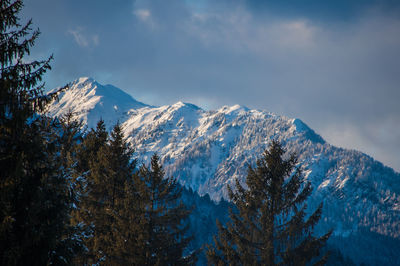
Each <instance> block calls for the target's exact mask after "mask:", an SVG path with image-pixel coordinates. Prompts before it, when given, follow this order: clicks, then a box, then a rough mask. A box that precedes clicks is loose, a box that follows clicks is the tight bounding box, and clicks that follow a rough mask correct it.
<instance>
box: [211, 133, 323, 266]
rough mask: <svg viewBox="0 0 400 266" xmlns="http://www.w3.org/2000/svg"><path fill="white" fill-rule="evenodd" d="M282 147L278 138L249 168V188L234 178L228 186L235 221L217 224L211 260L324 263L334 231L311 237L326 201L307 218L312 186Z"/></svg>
mask: <svg viewBox="0 0 400 266" xmlns="http://www.w3.org/2000/svg"><path fill="white" fill-rule="evenodd" d="M284 153H285V152H284V150H283V148H282V147H281V145H280V144H279V143H277V142H275V141H273V142H272V144H271V146H270V148H269V150H266V151H265V153H264V155H263V157H262V158H261V159H260V160H258V161H257V167H256V168H255V169H254V168H252V167H249V170H248V175H247V179H246V185H247V189H245V188H243V186H242V185H240V183H239V182H238V181H236V191H235V192H234V191H232V190H231V189H230V188H229V187H228V189H229V196H230V199H231V200H232V201H233V203H234V204H235V206H236V208H237V209H236V210H234V211H232V210H230V218H231V222H230V223H228V225H227V226H223V225H221V224H219V223H218V228H219V235H218V237H216V238H214V242H215V246H209V247H208V250H207V258H208V261H209V263H210V264H213V265H306V264H307V263H310V262H313V263H315V264H323V263H324V262H325V260H326V256H322V257H321V255H320V249H321V248H322V247H323V246H324V245H325V243H326V241H327V239H328V238H329V236H330V234H331V232H329V233H327V234H325V235H323V236H321V237H315V236H313V229H314V227H315V225H316V224H317V223H318V222H319V220H320V218H321V212H322V204H321V205H320V206H319V207H318V208H317V209H316V210H315V211H314V212H313V213H312V214H311V215H309V216H307V213H306V210H307V204H306V203H305V201H306V199H307V198H308V197H309V196H310V194H311V192H312V189H311V185H310V183H309V182H304V179H303V176H302V172H301V170H300V169H299V168H296V164H297V159H296V157H295V156H294V155H291V156H290V157H289V158H288V159H284V158H283V157H284Z"/></svg>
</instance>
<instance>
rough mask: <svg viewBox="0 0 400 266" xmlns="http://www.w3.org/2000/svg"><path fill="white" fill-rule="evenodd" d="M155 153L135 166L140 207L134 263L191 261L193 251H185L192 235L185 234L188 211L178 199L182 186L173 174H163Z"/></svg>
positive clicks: (163, 263) (179, 263)
mask: <svg viewBox="0 0 400 266" xmlns="http://www.w3.org/2000/svg"><path fill="white" fill-rule="evenodd" d="M158 161H159V158H158V156H157V155H156V154H155V155H154V156H153V157H152V158H151V167H150V168H148V167H146V166H145V165H142V167H141V168H140V169H139V173H138V175H137V180H136V187H137V193H138V197H139V200H138V206H140V209H141V217H140V218H139V223H138V227H139V228H136V232H137V233H138V235H137V239H138V241H139V243H140V244H139V245H138V252H137V254H136V256H135V262H134V264H135V265H191V264H194V263H195V262H196V259H197V252H196V251H188V250H186V249H187V246H188V244H189V243H190V241H191V239H192V237H190V236H187V229H188V223H187V218H188V215H189V214H190V212H191V211H190V209H188V208H187V207H186V206H185V205H184V204H183V203H182V202H181V201H180V197H181V193H182V189H181V188H180V186H179V184H178V183H177V181H176V180H175V179H174V178H164V171H163V169H162V166H161V165H160V164H159V162H158Z"/></svg>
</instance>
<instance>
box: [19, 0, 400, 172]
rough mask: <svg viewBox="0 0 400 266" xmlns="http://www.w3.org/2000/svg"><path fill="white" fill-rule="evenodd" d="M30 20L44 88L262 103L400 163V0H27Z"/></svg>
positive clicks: (208, 104)
mask: <svg viewBox="0 0 400 266" xmlns="http://www.w3.org/2000/svg"><path fill="white" fill-rule="evenodd" d="M28 18H33V22H34V25H35V26H37V27H39V28H40V30H41V32H42V35H41V37H40V39H39V40H38V42H37V43H36V46H35V48H34V49H33V51H32V58H36V59H37V58H44V57H46V56H47V55H49V54H54V58H55V60H54V61H53V63H52V66H53V70H52V71H50V72H49V73H48V74H47V75H46V83H47V85H48V87H49V88H52V87H56V86H61V85H64V84H66V83H67V82H69V81H72V80H74V79H76V78H78V77H80V76H91V77H93V78H95V79H96V80H98V81H99V82H100V83H110V84H113V85H115V86H117V87H120V88H121V89H124V90H125V91H127V92H129V93H130V94H131V95H132V96H133V97H134V98H136V99H138V100H141V101H143V102H145V103H148V104H153V105H164V104H171V103H174V102H177V101H179V100H182V101H186V102H191V103H194V104H197V105H199V106H201V107H203V108H205V109H212V108H218V107H220V106H223V105H233V104H241V105H245V106H247V107H250V108H257V109H264V110H268V111H271V112H275V113H278V114H282V115H287V116H289V117H297V118H300V119H302V120H303V121H304V122H306V123H307V124H308V125H309V126H310V127H312V128H313V129H315V130H316V131H317V132H318V133H319V134H321V135H322V136H323V137H324V138H325V139H326V140H327V141H328V142H330V143H332V144H334V145H337V146H341V147H346V148H354V149H357V150H361V151H363V152H365V153H367V154H369V155H371V156H373V157H374V158H376V159H378V160H380V161H382V162H384V163H385V164H387V165H389V166H391V167H393V168H395V169H396V170H397V171H399V170H400V103H399V101H400V49H399V47H400V1H394V0H353V1H351V0H346V1H345V0H336V1H320V0H304V1H298V0H282V1H272V0H264V1H256V0H230V1H228V0H209V1H208V0H198V1H192V0H169V1H165V0H136V1H131V0H114V1H105V0H104V1H101V0H85V1H82V0H79V1H78V0H26V1H25V8H24V11H23V19H24V20H27V19H28Z"/></svg>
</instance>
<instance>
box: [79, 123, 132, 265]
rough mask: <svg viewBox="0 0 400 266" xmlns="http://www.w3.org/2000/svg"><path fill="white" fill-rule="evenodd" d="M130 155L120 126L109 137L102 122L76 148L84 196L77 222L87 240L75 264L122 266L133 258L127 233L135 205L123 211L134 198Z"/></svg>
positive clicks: (130, 238) (130, 234)
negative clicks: (85, 248) (81, 255)
mask: <svg viewBox="0 0 400 266" xmlns="http://www.w3.org/2000/svg"><path fill="white" fill-rule="evenodd" d="M132 153H133V151H132V149H131V148H130V147H129V145H128V143H127V142H126V140H125V138H124V136H123V133H122V130H121V126H120V125H118V124H117V125H116V126H115V127H114V128H113V130H112V132H111V133H110V136H109V135H108V133H107V131H106V129H105V124H104V122H103V121H99V123H98V124H97V127H96V129H95V130H91V131H90V132H89V133H88V134H87V135H86V136H85V137H84V139H83V141H82V144H81V145H80V146H79V148H78V152H77V158H78V160H77V164H76V174H77V175H78V176H79V178H81V179H82V181H83V183H84V185H83V188H84V192H83V193H82V197H81V201H80V204H78V206H79V207H78V211H77V215H76V220H79V219H81V220H82V221H83V222H84V223H85V224H86V225H87V229H88V230H87V231H88V232H89V234H88V235H89V237H88V238H87V239H86V241H85V244H86V246H87V248H88V252H87V254H86V255H84V256H83V258H81V259H80V260H79V261H77V262H81V263H104V264H107V265H121V264H126V263H127V262H128V261H129V256H132V255H131V254H130V252H129V251H130V247H128V246H127V245H126V243H135V241H133V240H132V236H133V235H132V233H131V232H129V231H128V229H129V228H131V227H132V223H134V219H133V217H134V213H132V212H131V211H132V206H134V204H135V202H131V204H133V205H132V206H129V208H130V209H129V212H128V211H126V208H125V203H126V201H127V200H128V199H132V197H134V183H133V176H134V170H135V161H134V160H132ZM128 193H129V194H128ZM124 208H125V209H124ZM132 249H133V250H134V247H132Z"/></svg>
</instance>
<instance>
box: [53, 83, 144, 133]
mask: <svg viewBox="0 0 400 266" xmlns="http://www.w3.org/2000/svg"><path fill="white" fill-rule="evenodd" d="M145 106H148V105H146V104H143V103H141V102H138V101H136V100H135V99H133V98H132V96H130V95H129V94H127V93H125V92H124V91H122V90H120V89H118V88H116V87H114V86H112V85H105V86H103V85H101V84H99V83H98V82H96V81H95V80H94V79H92V78H88V77H82V78H79V79H77V80H76V81H74V82H72V83H71V84H70V87H69V88H68V89H67V90H66V91H64V92H62V93H61V94H60V95H59V101H56V102H54V104H52V105H51V106H50V108H49V113H50V114H51V115H52V116H60V115H61V114H63V113H66V112H68V111H69V110H71V111H73V112H74V114H75V115H76V116H77V118H78V119H80V120H82V121H83V122H84V123H85V124H86V125H87V126H88V127H89V128H91V127H94V126H95V125H96V123H97V121H98V120H99V119H100V118H102V119H103V120H104V121H105V123H106V124H107V125H113V124H115V123H116V122H117V121H121V122H122V121H124V120H125V119H126V117H127V115H128V112H129V110H131V109H137V108H143V107H145Z"/></svg>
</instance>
